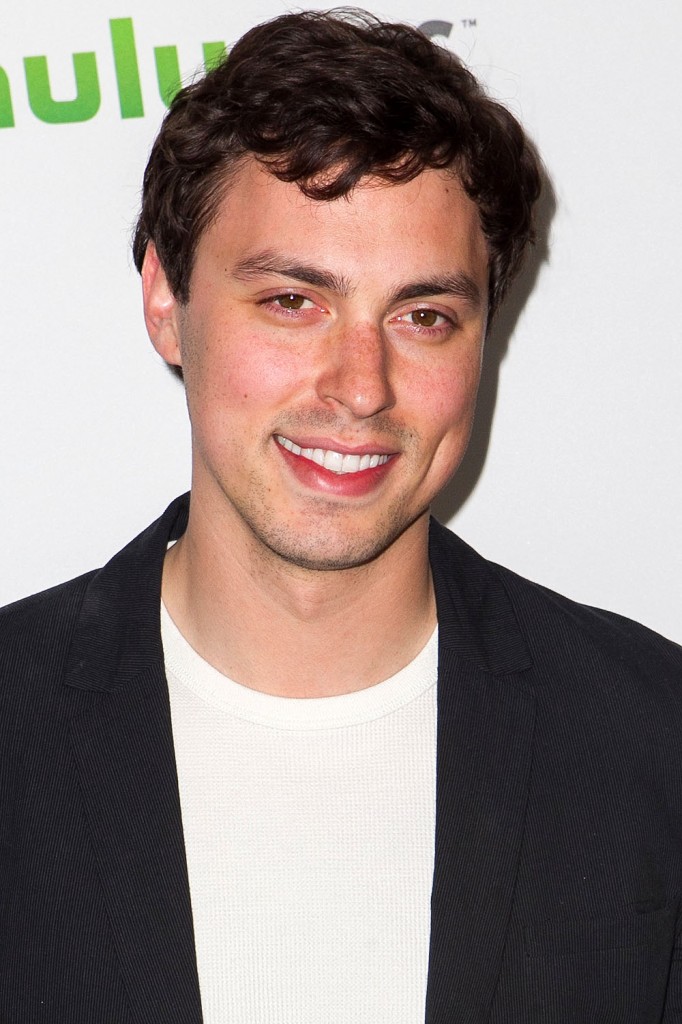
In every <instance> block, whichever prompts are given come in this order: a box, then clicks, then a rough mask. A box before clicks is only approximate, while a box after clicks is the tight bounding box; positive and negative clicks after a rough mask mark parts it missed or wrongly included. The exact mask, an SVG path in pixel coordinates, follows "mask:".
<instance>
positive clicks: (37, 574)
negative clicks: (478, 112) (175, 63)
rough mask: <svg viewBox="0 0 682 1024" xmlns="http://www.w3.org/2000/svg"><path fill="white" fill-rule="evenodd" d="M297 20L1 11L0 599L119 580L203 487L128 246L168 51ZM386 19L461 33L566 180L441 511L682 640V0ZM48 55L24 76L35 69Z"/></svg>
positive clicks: (211, 9) (525, 570)
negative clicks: (44, 80) (184, 497)
mask: <svg viewBox="0 0 682 1024" xmlns="http://www.w3.org/2000/svg"><path fill="white" fill-rule="evenodd" d="M310 6H317V7H325V6H329V5H328V4H311V5H310ZM285 9H286V5H285V4H282V3H278V2H276V0H267V2H265V0H254V2H253V3H252V4H250V5H249V7H248V12H246V11H244V10H239V11H237V12H235V11H232V10H227V8H226V5H224V4H218V3H217V2H215V0H204V2H203V3H202V4H201V5H196V6H194V7H192V8H190V10H189V13H188V7H187V5H186V4H182V5H181V4H180V3H177V2H175V0H163V2H161V0H146V2H144V3H143V2H142V0H129V2H128V3H127V4H126V5H125V6H119V4H118V3H114V2H111V0H108V2H107V3H104V0H95V2H92V0H89V2H88V3H86V2H85V0H78V2H76V0H72V2H71V3H70V4H69V5H68V8H64V7H61V5H58V7H57V9H55V8H54V7H53V6H51V5H49V4H48V2H47V0H39V2H38V0H24V3H23V4H22V5H21V6H20V5H19V4H14V5H13V6H11V7H10V5H4V9H3V12H2V15H1V16H0V24H1V25H2V31H0V124H1V125H3V127H0V157H1V161H2V162H1V167H2V171H1V181H2V188H1V189H0V216H1V221H0V224H1V227H0V231H1V235H0V239H1V242H0V270H1V278H0V281H1V284H0V288H1V295H2V304H1V307H0V325H1V331H2V334H1V339H2V340H1V343H2V364H1V377H0V380H1V385H0V390H1V396H0V398H1V400H0V417H1V420H0V428H1V430H2V444H1V446H0V480H1V481H2V492H1V497H0V523H1V525H2V531H3V549H2V559H1V563H0V564H1V572H0V603H2V602H5V601H9V600H12V599H14V598H16V597H19V596H21V595H23V594H25V593H28V592H30V591H34V590H38V589H41V588H43V587H46V586H49V585H51V584H53V583H57V582H59V581H60V580H62V579H65V578H67V577H69V576H72V575H75V574H77V573H79V572H82V571H85V570H86V569H89V568H91V567H93V566H95V565H98V564H101V563H102V562H103V561H104V560H106V559H107V558H108V557H109V556H110V555H111V554H112V553H113V552H114V551H115V550H116V549H117V548H119V547H120V546H122V544H123V543H125V542H126V540H128V539H129V538H130V537H131V536H132V535H133V534H134V533H136V532H138V530H139V529H141V528H143V527H144V526H145V525H146V524H147V523H148V522H149V521H150V520H151V519H152V518H155V516H156V515H157V514H158V513H159V512H160V511H161V510H162V509H163V508H164V507H165V505H166V504H167V502H168V501H169V500H170V499H171V498H172V497H173V496H174V495H175V494H176V493H178V492H180V491H181V490H184V489H186V487H187V486H188V482H189V435H188V427H187V423H186V416H185V409H184V398H183V393H182V388H181V386H180V385H179V384H178V383H177V382H176V381H175V380H174V379H173V378H172V377H171V376H170V375H169V374H168V373H167V372H166V371H165V370H164V368H163V366H162V365H161V364H160V362H159V360H158V358H157V357H156V355H155V354H154V352H153V350H152V349H151V346H150V345H149V343H148V341H147V338H146V334H145V331H144V326H143V322H142V316H141V309H140V299H139V283H138V281H137V280H136V277H137V275H136V274H135V272H134V270H133V269H132V266H131V260H130V256H129V249H128V241H129V234H130V229H131V225H132V223H133V221H134V217H135V213H136V209H137V203H138V195H139V183H140V181H141V177H142V171H143V168H144V164H145V161H146V155H147V151H148V148H149V145H150V143H151V140H152V138H153V136H154V134H155V131H156V129H157V127H158V124H159V121H160V119H161V116H162V114H163V110H164V106H163V103H162V101H161V98H160V96H159V91H158V86H157V80H156V71H155V64H154V48H155V47H162V46H176V47H177V51H178V56H179V63H180V68H181V71H182V74H183V76H185V77H186V76H188V75H189V74H191V72H192V71H193V69H195V68H197V67H198V66H199V65H200V64H201V61H202V44H204V43H208V42H216V41H225V42H226V43H228V44H229V43H230V42H231V41H234V40H235V39H236V38H238V36H239V35H241V34H242V32H243V31H245V30H246V29H247V28H248V27H249V26H250V25H252V24H254V23H256V22H258V21H261V20H263V19H265V18H268V17H271V16H273V15H275V14H278V13H280V12H282V11H284V10H285ZM372 9H373V10H374V11H375V12H376V13H378V14H380V15H381V16H384V17H388V18H391V19H401V20H406V21H410V22H412V23H415V24H420V23H423V22H425V21H427V20H428V21H434V20H435V21H443V22H446V23H448V24H449V25H451V28H450V30H449V37H448V38H447V40H445V39H443V40H442V41H444V42H446V43H447V45H449V46H451V47H452V48H453V49H454V50H455V51H456V52H458V53H459V54H460V55H461V56H463V57H464V58H465V59H466V60H467V61H468V62H469V63H470V65H471V66H472V67H473V69H474V70H475V71H476V72H477V73H478V74H479V75H480V76H481V77H482V78H483V79H484V80H485V81H486V83H487V84H488V86H489V88H490V89H491V91H492V92H493V93H494V94H495V95H496V96H497V97H498V98H500V99H502V100H503V101H504V102H506V103H507V104H508V105H509V106H510V107H511V109H512V110H513V111H514V112H515V113H516V114H517V115H519V116H520V117H521V119H522V120H523V122H524V123H525V124H526V126H527V127H528V128H529V130H530V132H531V134H532V135H533V137H534V138H535V140H536V142H537V143H538V145H539V147H540V150H541V152H542V153H543V155H544V158H545V162H546V164H547V167H548V169H549V172H550V175H551V177H552V180H553V183H554V191H555V201H554V202H555V206H556V212H555V213H554V216H553V218H552V217H551V214H552V212H553V211H552V209H551V207H552V205H553V204H552V203H551V202H548V203H546V204H545V209H544V211H543V212H544V219H545V221H546V222H547V221H550V220H551V233H550V237H549V239H548V241H547V243H546V245H545V246H543V247H541V249H540V251H539V253H538V259H537V260H536V262H535V264H534V265H532V266H530V267H529V268H528V272H527V273H526V275H525V277H524V279H523V281H522V282H521V285H520V288H519V289H518V290H517V292H516V293H515V295H514V296H513V299H512V303H511V305H510V308H509V309H508V311H507V312H506V313H505V315H504V316H503V318H502V320H501V322H500V324H499V325H498V329H497V331H496V332H495V336H494V338H493V339H492V340H491V344H490V348H489V352H488V357H487V364H488V365H487V378H486V382H485V384H484V387H483V391H482V396H481V401H480V418H479V423H478V425H477V428H476V432H475V436H474V439H473V443H472V447H471V449H470V453H469V455H468V456H467V460H466V462H465V464H464V466H463V467H462V469H461V471H460V474H459V475H458V478H457V479H456V480H455V482H454V484H453V485H452V487H451V488H450V490H449V491H448V493H447V494H446V495H444V496H443V498H442V499H441V500H440V501H439V504H438V512H439V514H440V516H441V517H442V518H445V519H446V520H448V521H450V522H451V524H452V525H453V526H454V528H455V529H456V530H457V531H458V532H459V533H460V534H461V535H462V536H463V537H464V538H465V539H466V540H468V541H469V543H471V544H473V545H474V546H475V547H477V548H478V549H479V550H480V551H481V552H482V553H483V554H485V555H487V556H488V557H490V558H493V559H495V560H497V561H500V562H503V563H504V564H506V565H508V566H510V567H511V568H513V569H515V570H516V571H518V572H520V573H521V574H523V575H525V576H529V577H530V578H532V579H535V580H538V581H539V582H542V583H544V584H546V585H547V586H550V587H552V588H553V589H555V590H559V591H561V592H563V593H566V594H568V595H569V596H571V597H574V598H577V599H578V600H581V601H587V602H589V603H592V604H598V605H601V606H603V607H607V608H611V609H614V610H618V611H621V612H622V613H624V614H627V615H630V616H632V617H634V618H637V619H640V620H641V621H644V622H645V623H647V624H648V625H650V626H652V627H653V628H655V629H657V630H659V631H660V632H662V633H664V634H665V635H667V636H670V637H672V638H673V639H676V640H678V641H680V640H682V619H681V608H682V554H681V545H680V543H679V539H678V538H679V532H680V531H679V525H678V519H677V515H678V512H677V506H678V504H679V501H680V497H681V493H682V482H681V478H682V473H681V471H680V450H681V449H682V415H681V413H680V391H681V384H682V337H681V335H682V329H681V327H680V313H679V299H678V294H679V285H678V275H679V269H678V268H679V263H680V261H679V256H678V252H679V245H680V239H682V200H681V195H680V192H681V189H680V170H679V166H680V160H681V158H682V142H681V140H680V124H682V93H681V90H680V80H679V79H680V76H679V54H678V43H679V39H680V38H681V37H682V5H680V3H679V0H657V3H656V4H655V5H653V6H651V5H650V6H649V7H647V6H645V5H642V4H641V3H634V2H632V0H554V2H552V0H505V3H504V4H499V3H494V2H492V0H456V2H455V3H450V2H447V3H446V2H444V0H428V4H427V6H424V5H423V4H419V5H417V4H411V3H409V2H408V0H395V2H392V3H388V2H386V3H383V2H382V4H381V6H379V7H376V6H374V7H373V8H372ZM112 21H113V22H114V36H115V43H113V44H112V35H111V24H110V23H111V22H112ZM131 34H132V35H133V36H134V39H135V53H136V55H137V65H138V73H137V75H135V73H134V69H133V70H132V71H131V66H130V60H129V58H130V54H131V44H130V40H129V37H130V35H131ZM126 36H127V37H128V39H127V40H126V38H125V37H126ZM74 53H79V54H82V53H88V54H91V55H94V56H90V57H86V58H79V62H80V63H79V76H80V78H79V80H80V81H81V83H82V86H83V87H82V90H81V92H82V95H81V99H80V101H79V104H78V105H76V106H75V107H74V106H73V105H72V106H71V107H65V106H63V105H62V106H61V107H56V108H55V107H54V106H51V104H50V102H49V100H50V95H49V94H48V93H46V91H45V88H44V85H43V87H42V88H41V83H40V74H41V68H42V69H43V71H44V67H45V66H46V67H47V69H48V74H49V85H50V90H51V96H52V98H53V99H54V100H57V101H69V100H73V99H74V98H75V96H76V80H75V75H74V66H73V62H72V54H74ZM126 55H127V57H128V66H127V70H126V68H123V67H122V61H123V59H124V58H125V56H126ZM41 56H42V57H45V58H46V61H43V62H40V61H38V62H36V61H29V62H28V69H29V70H28V83H27V76H26V74H25V66H24V58H27V57H41ZM116 56H118V60H119V65H120V66H119V69H118V78H117V70H116V60H115V57H116ZM84 72H88V73H89V74H90V78H89V80H88V79H86V78H85V77H83V75H84ZM93 76H94V77H93ZM28 85H30V86H31V90H29V88H28ZM98 90H99V95H100V102H99V105H98V104H97V91H98ZM29 91H30V92H31V95H30V96H29ZM121 101H123V105H124V113H125V114H126V115H127V116H122V111H121ZM55 111H56V114H55ZM88 114H92V116H90V117H89V118H88V119H87V120H83V119H82V118H83V117H85V116H86V115H88ZM131 114H134V115H136V116H130V115H131ZM137 115H142V116H137ZM55 116H56V117H57V119H61V120H60V121H59V120H58V123H47V121H48V120H49V119H50V118H52V120H54V118H55ZM67 116H77V117H79V118H81V120H75V121H72V122H71V123H65V121H64V118H65V117H67ZM525 298H527V301H526V302H525V305H524V303H523V300H524V299H525Z"/></svg>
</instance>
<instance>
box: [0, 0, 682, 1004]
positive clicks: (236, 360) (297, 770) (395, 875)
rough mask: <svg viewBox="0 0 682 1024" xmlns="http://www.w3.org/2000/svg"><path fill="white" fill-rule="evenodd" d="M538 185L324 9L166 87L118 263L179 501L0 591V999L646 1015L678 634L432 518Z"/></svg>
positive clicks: (376, 37) (460, 95)
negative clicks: (177, 430)
mask: <svg viewBox="0 0 682 1024" xmlns="http://www.w3.org/2000/svg"><path fill="white" fill-rule="evenodd" d="M539 180H540V176H539V169H538V165H537V161H536V158H535V156H534V154H533V151H532V148H531V147H530V146H529V144H528V142H527V140H526V139H525V137H524V135H523V132H522V131H521V129H520V127H519V126H518V124H517V123H516V122H515V121H514V119H513V118H512V117H511V115H510V114H509V113H508V112H506V111H505V110H504V109H503V108H502V107H500V106H499V105H497V104H496V103H494V102H492V101H491V100H490V99H488V98H487V97H486V96H485V95H484V93H483V92H482V90H481V89H480V87H479V86H478V85H477V83H476V82H475V81H474V80H473V78H472V77H471V76H470V74H469V73H468V72H467V71H466V70H465V69H464V68H463V67H462V66H461V64H460V63H459V62H458V61H457V60H456V58H454V57H453V56H451V55H450V54H448V53H446V52H445V51H443V50H440V49H438V48H437V47H435V46H433V45H432V44H431V43H430V42H429V41H428V40H427V39H426V38H425V37H423V36H421V35H420V34H419V33H418V32H416V31H414V30H412V29H409V28H407V27H404V26H391V25H384V24H381V23H379V22H376V21H374V20H373V19H371V18H370V17H369V16H367V17H365V16H362V15H360V14H348V13H340V14H339V13H337V14H299V15H291V16H285V17H282V18H279V19H276V20H275V21H274V22H272V23H270V24H268V25H263V26H260V27H258V28H256V29H254V30H252V31H251V32H249V33H247V35H246V36H245V37H244V38H243V39H242V40H241V41H240V42H239V43H238V44H237V46H236V47H235V48H234V50H233V51H232V53H231V55H230V57H229V60H228V61H227V62H226V63H225V64H223V65H222V66H221V67H219V68H218V69H216V70H214V71H212V72H211V73H209V74H208V75H207V76H206V77H205V78H204V79H203V80H201V81H198V82H197V83H195V84H194V85H192V86H190V87H189V88H188V89H186V90H184V91H183V92H182V93H180V95H179V96H178V97H177V99H176V100H175V102H174V103H173V105H172V107H171V109H170V111H169V114H168V116H167V118H166V121H165V123H164V125H163V127H162V129H161V132H160V135H159V137H158V139H157V141H156V143H155V146H154V149H153V151H152V154H151V157H150V161H149V165H148V168H147V171H146V175H145V186H144V195H143V202H142V212H141V215H140V220H139V223H138V227H137V232H136V236H135V243H134V252H135V259H136V263H137V265H138V268H139V269H140V270H141V273H142V281H143V291H144V304H145V316H146V322H147V326H148V330H149V333H150V336H151V339H152V342H153V344H154V346H155V347H156V349H157V351H158V352H159V353H160V354H161V355H162V357H163V358H164V359H165V360H166V362H167V363H168V364H169V365H171V366H173V367H177V368H179V369H180V370H181V372H182V375H183V377H184V380H185V385H186V392H187V402H188V407H189V414H190V418H191V423H192V451H193V467H192V492H191V501H188V500H187V499H186V498H184V499H179V500H178V501H177V502H174V503H173V505H171V506H170V508H169V509H168V511H167V512H166V513H165V515H164V516H163V517H162V518H161V519H160V520H159V521H158V522H157V523H155V524H153V526H151V527H150V528H149V530H147V531H146V532H145V533H144V534H142V535H141V537H139V538H137V539H136V540H135V541H133V542H132V544H131V545H130V546H129V547H128V548H126V549H125V550H124V551H123V552H121V553H120V554H119V555H117V556H116V557H115V558H114V559H113V560H112V561H111V562H110V563H109V564H108V565H107V566H105V567H104V569H102V570H100V571H98V572H95V573H92V574H89V575H88V576H85V577H83V578H81V579H79V580H76V581H73V582H72V583H69V584H66V585H65V586H63V587H60V588H57V589H56V590H54V591H51V592H48V593H46V594H43V595H38V596H37V597H34V598H31V599H29V600H28V601H25V602H21V603H20V604H18V605H15V606H12V607H10V608H9V609H6V610H5V612H4V613H3V616H2V636H3V646H2V652H3V653H2V690H1V691H0V692H2V701H3V706H2V719H1V721H2V730H3V735H2V748H1V750H2V759H1V761H0V764H1V766H2V769H1V770H2V775H1V776H0V778H2V804H1V807H2V819H1V821H2V824H1V828H2V833H1V845H0V851H1V856H2V873H1V876H0V877H1V878H2V885H3V889H2V901H3V903H2V906H3V913H2V924H3V945H2V960H1V971H2V973H1V975H0V1019H2V1020H3V1021H8V1022H10V1024H28V1022H37V1021H49V1022H59V1024H71V1022H74V1024H75V1022H78V1024H81V1022H83V1024H85V1022H87V1024H100V1022H101V1024H104V1022H107V1024H111V1022H116V1024H128V1022H140V1024H142V1022H144V1024H161V1022H164V1024H168V1022H177V1024H199V1022H200V1021H201V1020H202V1019H203V1020H204V1021H205V1022H206V1024H227V1022H228V1021H229V1022H231V1024H232V1022H244V1024H246V1022H258V1024H260V1022H275V1021H276V1022H278V1024H284V1022H294V1021H295V1022H296V1024H308V1022H313V1021H314V1022H316V1024H318V1022H321V1021H325V1022H342V1021H343V1022H348V1024H350V1022H352V1024H359V1022H360V1024H370V1022H371V1024H378V1022H390V1024H403V1022H405V1024H407V1022H410V1024H412V1022H417V1021H420V1020H421V1021H423V1020H427V1021H429V1022H431V1024H454V1022H478V1021H490V1022H496V1024H502V1022H518V1021H538V1022H540V1021H542V1022H547V1021H556V1022H562V1024H565V1022H571V1021H575V1022H577V1021H580V1022H590V1024H592V1022H607V1021H609V1022H616V1021H617V1022H619V1024H623V1022H627V1021H633V1022H634V1021H637V1022H644V1021H646V1022H654V1021H666V1022H671V1021H679V1020H682V991H680V955H681V954H680V949H679V946H678V945H677V944H676V934H677V928H678V924H677V922H678V905H679V899H680V892H681V887H682V857H681V852H682V848H681V845H680V792H681V790H680V781H681V780H680V774H681V762H682V758H680V753H679V749H680V736H681V735H682V708H681V697H680V683H681V677H682V655H681V654H680V651H679V650H678V649H677V648H676V647H674V646H673V645H671V644H669V643H667V642H666V641H664V640H662V639H661V638H659V637H657V636H655V635H654V634H652V633H650V632H649V631H647V630H645V629H644V628H643V627H641V626H638V625H636V624H634V623H631V622H628V621H626V620H624V619H622V618H620V617H618V616H615V615H612V614H609V613H605V612H599V611H595V610H594V609H589V608H585V607H581V606H578V605H575V604H573V603H572V602H570V601H567V600H565V599H563V598H561V597H558V596H557V595H555V594H552V593H550V592H548V591H545V590H543V589H542V588H540V587H538V586H536V585H533V584H530V583H528V582H526V581H524V580H521V579H520V578H518V577H516V576H515V575H514V574H512V573H510V572H508V571H506V570H504V569H501V568H499V567H496V566H493V565H491V564H490V563H488V562H486V561H485V560H484V559H482V558H481V557H480V556H478V555H477V554H475V553H474V552H473V551H471V550H470V549H469V548H468V547H466V545H464V544H463V543H462V542H461V541H459V540H458V539H457V538H455V537H454V536H453V535H452V534H450V533H449V532H448V531H447V530H445V529H443V528H442V527H440V526H439V525H437V524H436V523H433V522H431V523H430V522H429V515H428V510H429V505H430V502H431V501H432V499H433V498H434V496H435V495H436V494H437V493H438V492H439V491H440V490H441V488H442V487H443V486H444V485H445V483H446V482H447V480H448V479H449V478H450V476H451V475H452V473H453V472H454V471H455V470H456V468H457V466H458V464H459V462H460V460H461V458H462V456H463V453H464V450H465V448H466V444H467V440H468V437H469V432H470V428H471V422H472V417H473V412H474V405H475V399H476V390H477V385H478V377H479V368H480V360H481V351H482V346H483V341H484V338H485V335H486V330H487V326H488V323H489V320H490V317H491V316H492V315H493V314H494V312H495V310H496V308H497V306H498V305H499V302H500V301H501V299H502V298H503V296H504V293H505V291H506V289H507V287H508V285H509V282H510V280H511V278H512V277H513V274H514V272H515V270H516V269H517V267H518V265H519V262H520V259H521V256H522V254H523V251H524V249H525V248H526V246H527V244H528V242H529V241H530V239H531V236H532V226H531V210H532V207H533V204H534V202H535V200H536V199H537V195H538V191H539ZM436 698H437V699H436ZM202 1014H203V1016H202Z"/></svg>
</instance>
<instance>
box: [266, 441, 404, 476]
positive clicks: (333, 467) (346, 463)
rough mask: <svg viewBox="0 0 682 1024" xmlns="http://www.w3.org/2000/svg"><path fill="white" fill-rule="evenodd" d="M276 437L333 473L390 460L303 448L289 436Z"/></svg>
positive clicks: (291, 448)
mask: <svg viewBox="0 0 682 1024" xmlns="http://www.w3.org/2000/svg"><path fill="white" fill-rule="evenodd" d="M275 436H276V439H277V441H278V442H279V444H281V445H282V447H283V448H286V449H287V451H290V452H292V453H293V454H294V455H300V456H302V457H303V458H304V459H310V461H311V462H315V463H316V464H317V465H318V466H323V467H324V468H325V469H328V470H329V471H330V472H332V473H337V474H339V475H340V474H342V473H361V472H362V470H363V469H374V468H375V467H376V466H383V465H384V463H386V462H388V458H389V457H388V455H344V454H343V453H342V452H335V451H333V450H331V449H328V450H325V449H324V448H301V447H300V446H299V445H297V444H294V442H293V441H290V440H289V438H288V437H284V436H283V435H282V434H276V435H275Z"/></svg>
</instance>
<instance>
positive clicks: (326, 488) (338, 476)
mask: <svg viewBox="0 0 682 1024" xmlns="http://www.w3.org/2000/svg"><path fill="white" fill-rule="evenodd" d="M282 436H286V435H282ZM289 440H293V438H290V439H289ZM306 440H307V439H306ZM316 440H321V439H316ZM273 441H274V444H275V447H276V449H277V451H278V452H279V453H280V455H281V457H282V459H283V460H284V463H285V464H286V466H287V468H288V470H289V472H290V473H291V474H292V475H293V477H294V478H295V480H296V481H297V483H298V484H300V485H302V486H303V487H304V488H305V490H307V491H312V492H316V493H317V494H319V495H324V496H326V497H330V498H340V499H341V498H346V499H352V498H355V499H357V498H363V497H367V496H368V495H370V494H371V493H372V492H373V491H375V490H377V488H379V487H380V486H381V484H382V483H383V481H384V480H385V478H386V477H387V475H388V474H389V473H390V472H391V470H392V468H393V466H394V465H395V463H396V462H398V460H399V454H398V453H395V452H387V451H386V450H385V449H384V451H379V450H377V449H376V448H367V447H366V446H363V447H362V448H359V447H355V448H352V449H350V450H348V446H347V445H346V446H345V447H340V448H339V447H336V448H333V449H332V450H333V451H340V452H342V453H343V454H344V455H380V454H386V455H389V456H393V457H392V458H390V457H389V458H388V459H387V461H386V462H384V463H383V464H382V465H380V466H374V467H368V468H367V469H362V470H359V471H358V472H356V473H334V472H333V471H332V470H329V469H325V468H324V466H320V465H318V464H317V463H316V462H312V461H311V460H310V459H307V458H304V457H302V456H301V455H295V454H294V453H293V452H290V451H289V449H288V448H285V447H284V446H283V445H281V444H280V443H279V442H278V441H276V440H275V439H274V438H273ZM295 444H297V445H298V444H299V442H298V441H296V442H295ZM323 444H324V445H325V446H326V448H327V450H329V449H330V448H331V447H332V444H336V442H329V441H328V440H325V441H323V442H322V444H315V445H313V444H306V447H309V448H311V447H320V448H321V447H322V445H323ZM301 447H303V445H301Z"/></svg>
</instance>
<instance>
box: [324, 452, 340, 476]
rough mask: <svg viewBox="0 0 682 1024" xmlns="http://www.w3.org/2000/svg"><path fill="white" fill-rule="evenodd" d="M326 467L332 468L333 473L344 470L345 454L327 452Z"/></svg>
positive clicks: (325, 457) (325, 456) (325, 455)
mask: <svg viewBox="0 0 682 1024" xmlns="http://www.w3.org/2000/svg"><path fill="white" fill-rule="evenodd" d="M324 468H325V469H329V470H331V472H332V473H341V472H343V455H342V454H341V452H332V451H328V452H325V454H324Z"/></svg>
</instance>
